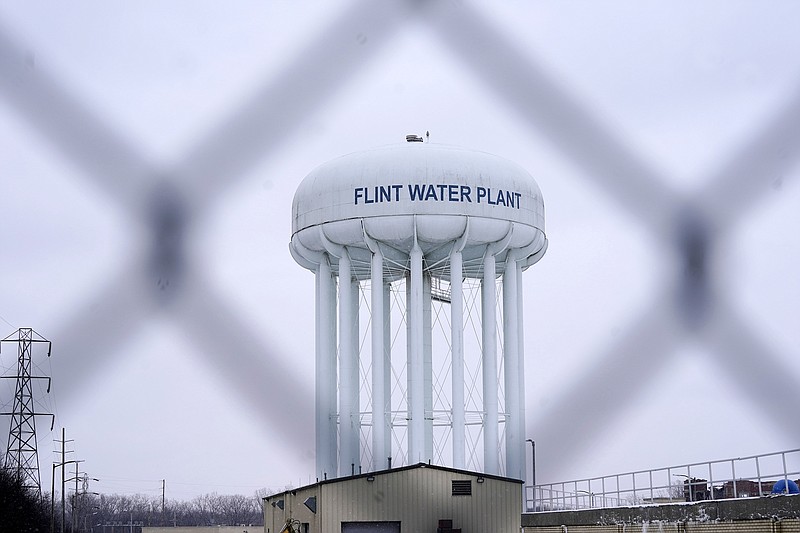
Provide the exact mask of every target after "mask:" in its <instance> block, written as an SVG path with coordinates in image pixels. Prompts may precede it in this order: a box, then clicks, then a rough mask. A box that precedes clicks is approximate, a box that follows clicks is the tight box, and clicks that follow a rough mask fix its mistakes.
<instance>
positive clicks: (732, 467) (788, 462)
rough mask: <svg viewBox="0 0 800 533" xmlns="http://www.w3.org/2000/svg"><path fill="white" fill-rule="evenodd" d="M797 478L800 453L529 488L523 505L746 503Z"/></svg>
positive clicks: (572, 507)
mask: <svg viewBox="0 0 800 533" xmlns="http://www.w3.org/2000/svg"><path fill="white" fill-rule="evenodd" d="M798 478H800V448H798V449H793V450H786V451H781V452H774V453H769V454H763V455H753V456H749V457H737V458H735V459H723V460H718V461H707V462H702V463H691V464H685V465H679V466H670V467H666V468H658V469H654V470H639V471H635V472H626V473H624V474H614V475H611V476H603V477H595V478H588V479H578V480H573V481H563V482H559V483H550V484H545V485H536V486H526V487H525V504H526V505H525V506H526V509H527V510H528V511H534V512H538V511H562V510H577V509H593V508H602V507H624V506H629V505H635V506H640V505H655V504H662V503H677V502H694V501H703V500H721V499H729V498H748V497H756V496H765V495H768V494H770V493H772V491H773V487H774V486H775V484H776V483H777V482H778V481H780V480H783V481H784V483H783V484H782V487H781V488H782V489H783V490H784V491H788V487H789V486H790V483H789V481H796V480H797V479H798Z"/></svg>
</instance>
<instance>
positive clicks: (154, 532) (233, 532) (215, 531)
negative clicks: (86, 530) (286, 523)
mask: <svg viewBox="0 0 800 533" xmlns="http://www.w3.org/2000/svg"><path fill="white" fill-rule="evenodd" d="M115 528H116V529H115V530H114V531H115V532H120V533H122V532H125V533H127V532H128V531H129V529H128V526H115ZM138 529H139V528H138V527H137V526H134V531H138ZM95 531H100V528H97V527H96V528H95ZM103 531H107V533H110V532H111V527H107V529H103ZM263 531H264V527H263V526H196V527H188V526H187V527H143V528H142V533H262V532H263Z"/></svg>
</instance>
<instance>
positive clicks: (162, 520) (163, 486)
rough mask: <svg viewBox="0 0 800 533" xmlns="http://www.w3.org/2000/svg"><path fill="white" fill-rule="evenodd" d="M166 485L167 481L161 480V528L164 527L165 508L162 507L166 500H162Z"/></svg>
mask: <svg viewBox="0 0 800 533" xmlns="http://www.w3.org/2000/svg"><path fill="white" fill-rule="evenodd" d="M166 485H167V480H166V479H162V480H161V525H162V526H163V525H164V522H165V521H166V520H165V517H166V511H165V506H164V503H165V502H166V500H165V498H164V493H165V489H166Z"/></svg>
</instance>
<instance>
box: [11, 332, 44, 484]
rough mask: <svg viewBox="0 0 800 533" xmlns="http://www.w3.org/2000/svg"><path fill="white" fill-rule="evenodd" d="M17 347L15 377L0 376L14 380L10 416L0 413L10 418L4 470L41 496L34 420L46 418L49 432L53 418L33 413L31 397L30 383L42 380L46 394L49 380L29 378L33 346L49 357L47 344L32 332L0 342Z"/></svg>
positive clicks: (34, 410) (14, 334)
mask: <svg viewBox="0 0 800 533" xmlns="http://www.w3.org/2000/svg"><path fill="white" fill-rule="evenodd" d="M11 342H15V343H17V347H18V348H17V374H16V375H15V376H2V377H4V378H15V379H16V380H17V381H16V388H15V392H14V407H13V408H12V410H11V412H10V413H0V414H2V415H7V416H10V417H11V425H10V428H9V431H8V448H6V463H5V467H6V468H8V469H9V470H11V471H13V472H15V473H16V474H17V476H19V479H20V480H21V481H22V485H23V486H24V487H25V488H27V489H31V490H35V491H36V493H37V494H39V495H41V492H42V487H41V482H40V478H39V452H38V450H37V448H36V417H37V416H50V417H51V422H50V430H51V431H52V430H53V424H54V423H55V416H54V415H52V414H50V413H42V412H36V407H35V405H34V397H33V386H32V383H33V380H34V379H46V380H47V392H48V393H49V392H50V377H48V376H34V375H32V374H31V370H32V367H33V362H32V359H33V357H32V356H33V347H34V346H35V345H36V344H37V343H44V345H45V346H46V348H47V357H50V341H48V340H47V339H45V338H44V337H42V336H41V335H39V334H38V333H36V332H35V331H33V330H32V329H31V328H20V329H18V330H17V331H16V332H14V333H12V334H11V335H9V336H8V337H6V338H5V339H3V340H2V341H0V347H2V345H3V343H11Z"/></svg>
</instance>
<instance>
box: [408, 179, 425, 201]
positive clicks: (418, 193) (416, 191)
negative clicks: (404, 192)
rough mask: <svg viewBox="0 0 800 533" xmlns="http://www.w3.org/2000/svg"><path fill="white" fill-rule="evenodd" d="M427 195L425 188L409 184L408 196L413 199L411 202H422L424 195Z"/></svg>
mask: <svg viewBox="0 0 800 533" xmlns="http://www.w3.org/2000/svg"><path fill="white" fill-rule="evenodd" d="M424 193H425V186H424V185H419V184H414V185H411V184H410V183H409V184H408V195H409V196H410V197H411V201H412V202H415V201H417V200H422V199H423V198H422V195H423V194H424Z"/></svg>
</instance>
